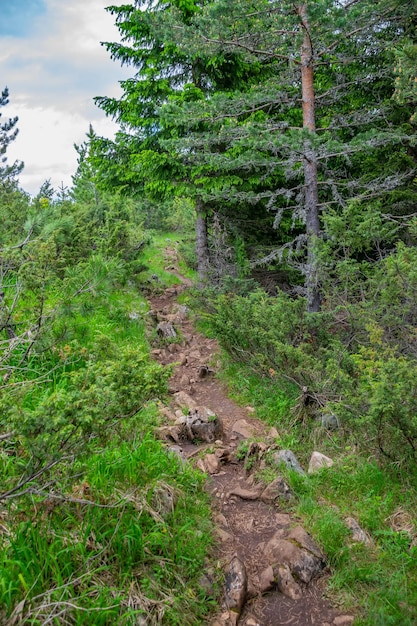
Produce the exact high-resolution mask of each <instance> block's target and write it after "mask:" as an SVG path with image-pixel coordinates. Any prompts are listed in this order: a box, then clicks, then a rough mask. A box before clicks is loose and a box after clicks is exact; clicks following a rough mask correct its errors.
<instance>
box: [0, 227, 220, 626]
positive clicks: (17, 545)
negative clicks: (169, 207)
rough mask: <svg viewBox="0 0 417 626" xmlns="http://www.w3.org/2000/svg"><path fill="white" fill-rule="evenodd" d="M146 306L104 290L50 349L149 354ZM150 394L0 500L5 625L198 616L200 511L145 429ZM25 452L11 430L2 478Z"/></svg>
mask: <svg viewBox="0 0 417 626" xmlns="http://www.w3.org/2000/svg"><path fill="white" fill-rule="evenodd" d="M165 245H166V238H165V237H162V238H160V240H159V241H157V242H156V247H153V248H150V249H149V250H148V251H147V257H148V261H149V262H150V263H152V267H151V268H150V270H149V273H150V274H157V276H158V281H157V282H158V285H160V286H164V285H167V284H172V283H173V282H174V283H176V282H178V281H177V279H175V278H173V277H171V276H169V275H167V274H166V272H164V270H163V264H162V262H161V258H162V257H161V249H162V247H163V246H165ZM143 278H144V279H146V276H144V277H143ZM146 310H147V304H146V302H145V301H144V300H143V298H141V297H140V296H139V295H138V293H137V292H135V291H133V290H131V289H129V288H127V287H125V288H124V289H120V290H119V291H113V292H112V293H111V294H108V295H107V296H106V297H105V298H104V299H103V300H102V301H99V300H96V301H95V303H94V306H92V307H87V309H86V310H85V311H78V312H77V313H76V314H74V315H72V317H71V328H70V329H67V333H66V337H65V338H63V343H62V345H61V346H59V348H57V353H58V354H59V355H62V356H63V358H66V359H67V358H68V355H71V354H72V353H74V354H73V356H74V359H73V365H72V366H71V367H70V368H69V369H74V368H75V369H76V368H82V367H84V366H85V364H86V358H87V355H88V354H90V353H94V354H95V355H96V357H95V359H96V360H97V359H100V358H101V357H102V355H103V354H106V355H107V359H108V358H109V354H111V353H112V348H111V346H113V345H117V350H118V351H119V352H120V351H122V353H123V350H124V349H125V348H126V349H128V348H130V347H131V346H135V347H137V348H138V349H140V350H141V351H142V352H143V353H145V354H148V353H149V346H148V343H147V338H146V333H145V324H144V322H143V320H144V318H145V317H146V315H145V313H146ZM77 351H79V353H77V354H75V352H77ZM115 354H116V352H115ZM144 367H146V358H145V361H144ZM65 369H67V370H68V368H63V371H62V372H61V374H56V375H55V376H54V379H53V380H52V381H51V382H50V383H48V384H49V385H50V387H49V391H48V389H47V388H46V389H43V391H42V393H40V392H39V391H36V392H35V391H31V392H28V394H27V397H26V399H24V403H25V405H26V406H29V407H35V408H36V404H37V402H38V401H40V396H42V397H44V395H45V394H48V393H53V392H56V391H57V390H59V389H60V387H62V386H65V385H67V384H68V383H67V379H66V377H65V376H66V372H65ZM119 391H120V390H119ZM120 393H123V392H122V391H120ZM38 396H39V397H38ZM157 403H158V400H157V399H154V400H152V399H150V400H148V401H147V402H146V403H145V405H144V406H143V408H142V409H140V410H139V411H138V412H136V413H135V414H134V415H133V416H132V417H130V418H126V419H123V420H121V421H119V422H113V423H112V428H111V431H110V432H108V433H106V434H105V437H104V443H103V440H101V441H98V439H97V441H96V440H95V439H93V440H92V441H90V442H89V443H88V449H86V452H85V453H80V455H78V456H77V457H76V459H75V460H72V461H71V462H70V463H69V464H68V463H65V462H63V463H61V464H60V465H59V466H57V469H56V471H55V472H54V473H53V474H51V476H50V484H49V485H47V488H45V490H44V491H38V492H37V491H36V488H35V487H36V485H35V487H34V488H33V489H31V490H30V491H29V492H28V493H26V494H25V495H23V496H21V497H19V498H13V499H9V500H7V501H4V502H2V503H1V504H0V562H1V565H0V607H1V608H0V621H1V622H2V623H5V622H6V619H7V618H10V617H11V616H12V619H14V621H13V624H23V623H24V624H45V623H51V624H64V623H71V624H79V625H80V626H81V624H82V625H83V626H84V625H87V624H91V625H94V626H97V625H99V624H100V625H101V624H109V625H110V624H115V623H117V624H138V623H140V622H139V621H138V620H140V615H142V616H146V623H147V624H157V623H158V624H159V623H163V624H170V625H171V624H172V625H175V624H178V625H180V624H181V625H187V624H189V625H192V624H199V623H202V622H204V616H205V615H206V614H207V613H208V612H209V611H210V608H211V604H212V599H211V598H210V597H206V595H205V593H204V592H203V591H202V590H201V586H200V585H199V578H200V576H201V572H202V571H203V569H206V568H205V558H206V555H207V552H208V548H209V545H210V543H211V541H212V539H211V532H210V529H211V522H210V510H209V507H208V502H207V497H206V495H205V493H204V490H203V478H202V477H201V474H200V473H198V472H195V471H194V470H192V469H191V468H190V467H188V466H186V465H183V463H182V461H181V460H180V459H178V457H177V456H176V455H174V454H172V453H168V452H166V450H165V449H164V448H163V447H162V446H161V444H160V443H159V442H157V441H155V440H154V438H153V436H152V431H153V428H154V426H155V425H156V424H157V422H158V410H157ZM16 452H17V454H16ZM26 459H28V460H29V457H28V452H27V450H25V447H24V445H23V443H22V441H20V440H19V437H18V436H17V437H16V439H15V440H13V441H12V442H6V443H5V444H2V447H1V449H0V470H1V472H2V473H3V475H4V477H5V482H7V480H10V481H11V482H13V476H16V475H17V474H18V472H19V471H21V468H22V465H24V464H25V462H26ZM29 486H30V485H29Z"/></svg>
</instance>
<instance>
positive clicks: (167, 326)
mask: <svg viewBox="0 0 417 626" xmlns="http://www.w3.org/2000/svg"><path fill="white" fill-rule="evenodd" d="M156 332H157V333H158V335H159V336H160V337H162V338H163V339H174V338H175V337H176V336H177V331H176V330H175V328H174V326H173V324H172V322H159V324H158V326H157V327H156Z"/></svg>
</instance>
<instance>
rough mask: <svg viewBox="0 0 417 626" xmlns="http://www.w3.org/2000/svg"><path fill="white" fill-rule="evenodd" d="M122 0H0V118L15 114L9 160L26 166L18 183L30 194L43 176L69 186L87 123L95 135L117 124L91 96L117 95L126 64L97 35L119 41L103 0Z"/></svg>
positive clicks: (114, 0)
mask: <svg viewBox="0 0 417 626" xmlns="http://www.w3.org/2000/svg"><path fill="white" fill-rule="evenodd" d="M128 3H129V0H0V90H3V89H4V87H6V86H7V87H8V88H9V104H8V105H7V106H6V107H2V108H1V110H0V113H1V116H2V117H1V121H5V119H7V118H8V117H14V116H16V115H17V116H18V117H19V121H18V128H19V134H18V137H17V139H16V140H15V141H14V142H13V143H12V144H10V146H9V148H8V150H7V158H8V163H13V162H14V161H15V160H16V159H18V160H20V161H23V162H24V163H25V167H24V170H23V172H22V173H21V174H20V176H19V181H20V185H21V187H23V189H25V190H26V191H28V192H29V193H31V194H32V195H36V193H37V192H38V191H39V188H40V186H41V185H42V183H43V182H45V180H50V181H51V184H52V186H53V187H55V188H58V187H60V186H61V185H64V186H67V187H70V186H71V183H72V179H71V176H72V175H73V174H74V173H75V170H76V167H77V153H76V151H75V149H74V143H77V144H80V143H82V142H83V141H84V139H85V135H86V133H87V131H88V128H89V124H90V123H91V124H92V125H93V128H94V130H95V131H96V132H97V134H99V135H103V136H106V137H112V136H113V134H114V131H115V130H116V129H117V126H116V125H115V123H114V122H113V121H112V120H111V119H109V118H106V116H105V115H104V113H103V112H102V111H101V110H100V109H99V108H98V107H97V106H96V105H95V104H94V101H93V98H94V96H111V97H113V96H115V97H118V96H120V95H121V90H120V86H119V81H120V80H123V79H124V78H127V77H128V76H131V75H132V74H133V70H132V69H128V68H122V67H121V66H120V63H119V62H117V61H112V60H111V59H110V55H109V53H108V52H107V51H106V49H105V48H104V47H103V46H101V45H100V42H101V41H118V40H119V33H118V30H117V28H116V26H115V25H114V17H113V16H111V15H110V14H109V13H108V12H106V11H105V7H106V6H109V5H121V4H128Z"/></svg>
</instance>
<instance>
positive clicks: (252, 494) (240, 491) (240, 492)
mask: <svg viewBox="0 0 417 626" xmlns="http://www.w3.org/2000/svg"><path fill="white" fill-rule="evenodd" d="M261 493H262V486H258V488H257V489H244V488H243V487H235V488H234V489H232V490H231V491H229V493H228V494H227V497H228V498H230V496H238V497H239V498H242V500H257V499H258V498H259V496H260V495H261Z"/></svg>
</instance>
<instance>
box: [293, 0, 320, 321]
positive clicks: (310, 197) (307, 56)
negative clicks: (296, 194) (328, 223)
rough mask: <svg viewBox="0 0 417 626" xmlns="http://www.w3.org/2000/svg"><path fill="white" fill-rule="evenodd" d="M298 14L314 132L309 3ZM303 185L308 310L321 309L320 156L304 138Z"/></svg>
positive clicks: (309, 124)
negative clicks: (318, 254)
mask: <svg viewBox="0 0 417 626" xmlns="http://www.w3.org/2000/svg"><path fill="white" fill-rule="evenodd" d="M297 12H298V15H299V17H300V20H301V25H302V28H303V43H302V46H301V87H302V101H303V128H307V129H308V130H309V131H311V132H312V133H314V132H315V130H316V116H315V96H314V63H313V46H312V43H311V37H310V25H309V22H308V17H307V9H306V5H305V4H302V5H299V6H298V8H297ZM303 160H304V187H305V209H306V234H307V267H306V279H305V280H306V288H307V306H308V311H309V312H311V313H316V312H318V311H319V310H320V292H319V289H318V276H317V274H318V267H317V258H316V255H315V252H314V244H315V238H316V237H318V236H319V235H320V220H319V210H318V204H319V194H318V175H317V159H316V155H315V152H314V148H313V147H312V146H311V144H310V142H309V141H308V140H306V141H305V142H304V156H303Z"/></svg>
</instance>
